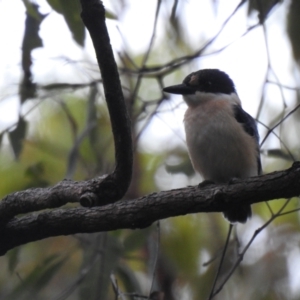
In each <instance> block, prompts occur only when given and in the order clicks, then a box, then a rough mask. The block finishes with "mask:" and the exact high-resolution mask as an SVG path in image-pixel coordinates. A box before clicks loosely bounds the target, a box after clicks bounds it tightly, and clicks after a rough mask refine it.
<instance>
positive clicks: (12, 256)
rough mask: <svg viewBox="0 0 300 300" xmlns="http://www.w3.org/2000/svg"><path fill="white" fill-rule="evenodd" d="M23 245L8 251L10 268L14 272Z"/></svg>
mask: <svg viewBox="0 0 300 300" xmlns="http://www.w3.org/2000/svg"><path fill="white" fill-rule="evenodd" d="M20 249H21V247H17V248H14V249H12V250H11V251H9V252H8V254H7V255H8V270H9V272H10V273H13V272H14V270H15V268H16V266H17V265H18V262H19V253H20Z"/></svg>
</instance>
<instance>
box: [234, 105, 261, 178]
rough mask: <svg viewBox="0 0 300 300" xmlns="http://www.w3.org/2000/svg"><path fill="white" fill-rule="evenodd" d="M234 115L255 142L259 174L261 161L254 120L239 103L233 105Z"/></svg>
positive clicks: (259, 172)
mask: <svg viewBox="0 0 300 300" xmlns="http://www.w3.org/2000/svg"><path fill="white" fill-rule="evenodd" d="M233 111H234V117H235V119H236V120H237V122H239V123H241V124H242V126H243V128H244V130H245V131H246V132H247V133H248V134H249V135H250V136H252V137H253V138H254V139H255V141H256V144H257V172H258V174H261V161H260V154H259V134H258V130H257V126H256V121H255V120H254V119H253V118H252V117H251V116H250V115H249V114H248V113H247V112H245V111H244V110H243V109H242V107H241V106H240V105H234V106H233Z"/></svg>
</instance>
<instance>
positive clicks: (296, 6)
mask: <svg viewBox="0 0 300 300" xmlns="http://www.w3.org/2000/svg"><path fill="white" fill-rule="evenodd" d="M299 16H300V2H299V0H293V1H292V2H291V4H290V7H289V12H288V15H287V32H288V36H289V38H290V41H291V45H292V49H293V55H294V59H295V60H296V61H299V59H300V34H299V30H300V18H299Z"/></svg>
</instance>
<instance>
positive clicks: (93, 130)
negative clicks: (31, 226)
mask: <svg viewBox="0 0 300 300" xmlns="http://www.w3.org/2000/svg"><path fill="white" fill-rule="evenodd" d="M103 3H104V5H105V7H106V9H107V12H106V17H107V26H108V29H109V34H110V38H111V44H112V47H113V49H114V54H115V59H116V62H117V64H118V67H119V73H120V78H121V82H122V86H123V92H124V96H125V100H126V103H127V107H128V110H129V113H130V116H131V119H132V132H133V138H134V149H135V152H134V174H133V181H132V184H131V187H130V189H129V191H128V193H127V195H126V197H125V198H126V199H135V198H137V197H140V196H143V195H145V194H148V193H151V192H155V191H161V190H169V189H174V188H180V187H185V186H188V185H196V184H198V183H199V182H200V181H201V178H200V176H199V175H197V174H195V173H194V171H193V169H192V166H191V164H190V161H189V158H188V154H187V150H186V146H185V136H184V130H183V121H182V120H183V115H184V112H185V109H186V105H185V103H184V102H183V100H182V99H181V97H180V96H175V95H174V96H170V95H164V94H163V93H162V88H163V87H164V86H168V85H172V84H177V83H180V82H181V81H182V80H183V79H184V78H185V76H186V75H188V74H189V73H191V72H193V71H197V70H199V69H203V68H219V69H221V70H223V71H225V72H226V73H228V74H229V76H230V77H231V78H232V79H233V81H234V82H235V84H236V88H237V92H238V94H239V96H240V98H241V100H242V103H243V108H244V109H245V110H246V111H247V112H248V113H250V114H251V115H252V116H253V117H255V118H256V120H257V122H258V128H259V132H260V137H261V157H262V163H263V170H264V173H268V172H272V171H275V170H281V169H285V168H288V167H290V166H291V164H292V163H293V161H296V160H299V158H300V150H299V144H300V130H299V120H300V115H299V111H300V110H298V108H299V100H300V97H299V88H300V84H299V58H300V34H299V32H300V18H299V16H300V2H299V1H298V0H290V1H288V0H286V1H283V0H282V1H280V0H244V1H238V0H227V1H221V0H203V1H197V0H185V1H184V0H177V1H176V0H147V1H141V0H106V1H103ZM0 40H1V41H2V42H1V52H0V53H1V58H0V70H1V74H0V143H1V148H0V178H1V182H0V197H1V198H3V197H4V196H5V195H6V194H8V193H12V192H14V191H18V190H23V189H27V188H30V187H47V186H51V185H53V184H55V183H57V182H58V181H60V180H62V179H64V178H70V179H74V180H85V179H90V178H93V177H95V176H99V175H102V174H106V173H108V172H110V171H112V169H113V167H114V145H113V139H112V133H111V127H110V120H109V116H108V113H107V108H106V104H105V99H104V94H103V87H102V81H101V76H100V73H99V69H98V66H97V63H96V58H95V54H94V50H93V46H92V42H91V40H90V37H89V34H88V32H87V31H86V30H85V29H84V26H83V24H82V22H81V19H80V4H79V1H78V0H76V1H75V0H47V1H46V0H35V1H34V0H23V1H21V0H0ZM71 206H74V204H72V205H71V204H70V205H68V206H67V207H66V209H67V208H68V207H71ZM252 209H253V217H252V219H251V220H250V221H248V222H247V224H245V225H241V224H239V225H238V226H235V228H234V233H233V236H232V238H231V240H230V242H229V247H228V253H227V256H226V258H225V264H224V267H223V269H222V272H221V274H220V276H219V280H218V284H222V282H223V280H224V278H226V276H227V274H228V272H229V270H230V269H231V268H232V266H233V265H234V264H235V263H236V262H237V260H239V259H240V256H239V255H238V254H239V253H241V252H242V253H244V256H243V260H242V261H241V262H240V263H239V266H238V267H237V269H236V270H235V272H234V274H233V275H232V276H230V279H229V280H228V281H227V282H226V284H225V285H224V287H223V289H222V291H221V292H220V293H219V294H218V295H217V296H216V297H215V298H214V299H243V300H248V299H256V300H259V299H264V300H268V299H299V298H300V273H299V269H300V250H299V246H300V235H299V229H300V223H299V212H298V209H299V199H298V198H293V199H279V200H276V201H270V202H269V203H260V204H256V205H253V207H252ZM278 212H279V213H278ZM269 221H271V222H270V224H269V225H268V226H266V222H269ZM260 228H262V230H260V231H259V232H258V234H257V233H255V232H256V230H257V229H260ZM227 230H228V223H227V222H226V221H225V220H224V218H223V217H222V214H220V213H211V214H195V215H188V216H181V217H176V218H170V219H167V220H162V221H160V222H159V223H157V224H153V225H152V226H150V227H149V228H146V229H143V230H118V231H114V232H108V233H97V234H89V235H86V234H78V235H74V236H67V237H56V238H49V239H46V240H42V241H39V242H34V243H29V244H27V245H23V246H21V247H18V248H15V249H13V250H11V251H9V252H8V253H7V254H6V255H5V256H3V257H0V269H1V272H0V299H1V300H2V299H76V300H77V299H78V300H79V299H85V300H86V299H92V300H93V299H101V300H102V299H103V300H106V299H107V300H110V299H147V295H149V293H150V290H151V289H152V291H160V292H163V293H164V298H162V295H161V294H160V295H156V296H153V297H152V299H166V300H173V299H174V300H175V299H176V300H177V299H181V300H188V299H207V297H208V295H209V293H210V289H211V286H212V282H213V279H214V276H215V272H216V269H217V266H218V262H219V259H220V251H221V250H222V248H223V246H224V242H225V239H226V234H227ZM248 246H250V247H249V248H248ZM245 247H246V248H245ZM218 284H217V285H218ZM155 297H156V298H155ZM159 297H161V298H159Z"/></svg>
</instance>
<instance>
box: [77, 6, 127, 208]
mask: <svg viewBox="0 0 300 300" xmlns="http://www.w3.org/2000/svg"><path fill="white" fill-rule="evenodd" d="M81 6H82V13H81V17H82V20H83V22H84V24H85V26H86V27H87V29H88V31H89V33H90V35H91V38H92V41H93V44H94V48H95V51H96V55H97V61H98V65H99V68H100V71H101V75H102V80H103V87H104V93H105V98H106V102H107V106H108V111H109V115H110V120H111V125H112V132H113V135H114V144H115V160H116V167H115V170H114V172H113V173H112V174H110V175H108V176H107V177H106V178H105V179H104V180H103V181H101V182H100V183H99V186H98V187H97V190H96V191H93V192H95V193H96V194H97V197H90V194H89V193H88V194H85V195H82V197H81V199H80V203H81V204H82V205H83V206H97V205H104V204H107V203H111V202H115V201H117V200H120V199H121V198H122V197H123V196H124V194H125V193H126V191H127V189H128V187H129V184H130V181H131V175H132V161H133V154H132V153H133V151H132V137H131V125H130V119H129V115H128V113H127V108H126V105H125V101H124V97H123V93H122V88H121V83H120V79H119V73H118V69H117V65H116V63H115V60H114V56H113V51H112V48H111V45H110V40H109V35H108V32H107V28H106V24H105V9H104V6H103V4H102V2H101V1H99V0H81ZM90 192H91V191H90Z"/></svg>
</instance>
